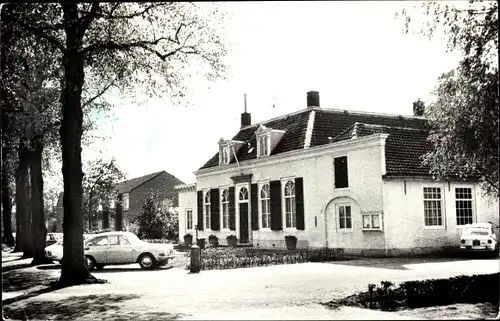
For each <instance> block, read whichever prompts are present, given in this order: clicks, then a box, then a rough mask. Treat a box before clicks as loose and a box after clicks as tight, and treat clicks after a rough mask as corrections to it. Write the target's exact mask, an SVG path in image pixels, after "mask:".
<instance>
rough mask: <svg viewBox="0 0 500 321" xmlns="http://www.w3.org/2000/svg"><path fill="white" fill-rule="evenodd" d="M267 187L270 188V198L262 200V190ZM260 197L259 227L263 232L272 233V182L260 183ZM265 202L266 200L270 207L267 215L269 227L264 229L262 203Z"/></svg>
mask: <svg viewBox="0 0 500 321" xmlns="http://www.w3.org/2000/svg"><path fill="white" fill-rule="evenodd" d="M265 185H267V186H268V187H269V194H268V195H267V196H268V198H265V199H262V194H261V192H262V188H263V187H264V186H265ZM257 193H258V194H259V195H258V197H257V198H258V200H259V206H258V209H259V227H260V229H261V230H262V231H271V185H270V182H269V181H263V182H259V184H258V192H257ZM263 200H266V201H267V202H268V203H269V205H268V211H269V212H268V213H266V214H267V217H268V222H269V227H264V223H263V222H264V220H263V215H264V213H263V212H262V201H263Z"/></svg>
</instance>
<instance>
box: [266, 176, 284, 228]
mask: <svg viewBox="0 0 500 321" xmlns="http://www.w3.org/2000/svg"><path fill="white" fill-rule="evenodd" d="M269 187H270V189H271V197H270V201H271V230H273V231H279V230H281V229H283V228H282V221H283V219H282V216H281V182H280V181H271V182H270V183H269Z"/></svg>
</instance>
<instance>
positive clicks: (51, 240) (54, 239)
mask: <svg viewBox="0 0 500 321" xmlns="http://www.w3.org/2000/svg"><path fill="white" fill-rule="evenodd" d="M56 242H57V237H56V235H55V233H47V240H46V241H45V246H50V245H52V244H55V243H56Z"/></svg>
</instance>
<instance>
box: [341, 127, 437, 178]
mask: <svg viewBox="0 0 500 321" xmlns="http://www.w3.org/2000/svg"><path fill="white" fill-rule="evenodd" d="M376 133H385V134H389V137H387V140H386V145H385V163H386V172H387V175H403V176H404V175H419V176H420V175H428V174H429V170H430V168H429V167H428V166H423V165H422V159H421V156H422V155H424V154H425V153H427V152H428V151H429V150H430V149H431V148H432V145H431V143H430V142H429V141H428V140H427V136H428V135H429V131H428V130H427V129H417V128H407V127H396V126H383V125H373V124H365V123H359V122H356V123H355V124H354V125H352V126H350V127H349V128H348V129H347V130H345V131H343V132H342V133H341V134H339V135H338V136H337V137H335V138H334V139H333V142H338V141H341V140H347V139H352V138H353V136H354V135H355V134H356V135H357V136H358V137H362V136H368V135H373V134H376Z"/></svg>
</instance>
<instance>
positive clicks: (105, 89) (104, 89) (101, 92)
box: [82, 80, 115, 108]
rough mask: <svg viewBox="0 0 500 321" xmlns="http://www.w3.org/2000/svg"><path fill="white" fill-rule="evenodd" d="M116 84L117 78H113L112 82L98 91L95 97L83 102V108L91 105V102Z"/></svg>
mask: <svg viewBox="0 0 500 321" xmlns="http://www.w3.org/2000/svg"><path fill="white" fill-rule="evenodd" d="M114 84H115V80H113V81H112V82H110V83H109V84H107V85H106V86H105V87H104V88H103V89H102V90H101V91H100V92H99V93H97V95H95V96H94V97H92V98H90V99H89V100H87V101H86V102H84V103H83V104H82V108H83V107H85V106H87V105H89V104H91V103H92V102H93V101H94V100H96V99H97V98H99V97H101V96H102V95H103V94H104V93H105V92H106V91H107V90H108V89H109V88H110V87H111V86H113V85H114Z"/></svg>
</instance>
